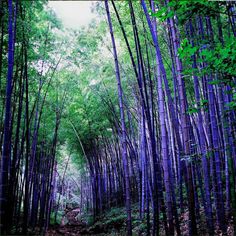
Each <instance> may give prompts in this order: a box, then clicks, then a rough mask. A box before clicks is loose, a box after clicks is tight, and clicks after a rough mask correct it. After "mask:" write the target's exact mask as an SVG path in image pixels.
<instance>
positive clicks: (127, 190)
mask: <svg viewBox="0 0 236 236" xmlns="http://www.w3.org/2000/svg"><path fill="white" fill-rule="evenodd" d="M105 7H106V12H107V20H108V24H109V29H110V35H111V41H112V47H113V54H114V61H115V68H116V80H117V87H118V95H119V108H120V119H121V132H122V139H121V140H122V160H123V166H124V174H125V197H126V211H127V235H132V222H131V198H130V186H129V167H128V160H127V146H126V126H125V113H124V106H123V90H122V86H121V79H120V70H119V64H118V57H117V50H116V43H115V38H114V34H113V27H112V22H111V16H110V11H109V5H108V0H105Z"/></svg>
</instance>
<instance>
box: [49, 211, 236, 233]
mask: <svg viewBox="0 0 236 236" xmlns="http://www.w3.org/2000/svg"><path fill="white" fill-rule="evenodd" d="M136 208H137V207H134V209H136ZM132 214H133V235H134V236H142V235H145V232H146V222H145V220H143V221H140V220H139V219H138V218H139V211H138V208H137V209H136V210H135V211H133V212H132ZM66 218H67V223H66V224H65V225H52V226H51V227H50V228H49V230H48V231H47V234H46V236H56V235H58V236H60V235H66V236H80V235H99V236H123V235H126V233H125V219H126V214H125V209H124V208H112V209H111V210H110V211H108V212H105V213H104V214H103V215H101V216H100V218H98V219H97V221H96V222H95V223H94V224H90V225H89V224H86V223H85V221H84V219H81V218H79V217H77V213H76V212H75V211H73V210H72V211H69V212H68V213H67V214H66ZM201 220H202V219H201ZM180 221H181V232H182V235H183V236H187V235H188V213H187V212H185V213H183V214H182V216H181V219H180ZM200 225H201V227H200V228H199V229H198V235H199V236H207V235H208V234H207V225H205V224H203V223H201V224H200ZM160 231H161V232H160V235H163V236H164V235H165V232H164V229H161V230H160ZM215 235H217V236H218V235H219V236H220V235H222V233H221V231H220V230H215ZM233 235H234V233H233V225H232V223H229V226H228V228H227V236H233Z"/></svg>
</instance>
